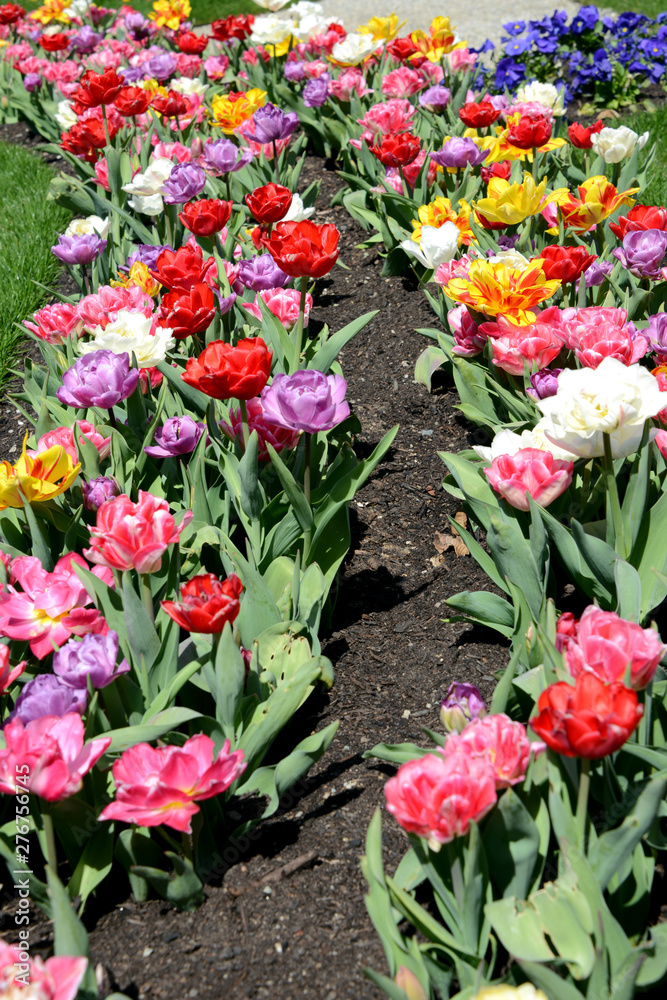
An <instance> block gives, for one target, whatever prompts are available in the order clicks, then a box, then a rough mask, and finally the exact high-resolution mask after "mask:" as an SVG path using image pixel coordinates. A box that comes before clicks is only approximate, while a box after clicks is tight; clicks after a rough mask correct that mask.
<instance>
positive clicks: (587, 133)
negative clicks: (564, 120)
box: [567, 119, 604, 149]
mask: <svg viewBox="0 0 667 1000" xmlns="http://www.w3.org/2000/svg"><path fill="white" fill-rule="evenodd" d="M603 128H604V122H603V121H602V119H598V120H597V121H596V122H595V124H594V125H589V126H588V128H586V127H585V126H584V125H580V124H579V122H573V123H572V125H570V126H569V127H568V130H567V135H568V138H569V140H570V142H571V143H572V145H573V146H576V148H577V149H592V148H593V143H592V142H591V138H592V136H594V135H595V134H596V133H598V132H601V131H602V129H603Z"/></svg>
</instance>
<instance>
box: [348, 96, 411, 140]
mask: <svg viewBox="0 0 667 1000" xmlns="http://www.w3.org/2000/svg"><path fill="white" fill-rule="evenodd" d="M416 113H417V109H416V108H413V107H412V105H411V104H410V102H409V101H405V100H400V99H399V98H397V97H393V98H392V99H391V100H389V101H384V103H382V104H374V105H373V106H372V107H370V108H369V109H368V111H367V112H366V114H365V115H364V117H363V118H358V119H357V122H358V123H359V125H361V127H362V128H363V132H362V133H361V137H360V138H361V141H362V142H365V141H366V140H367V139H369V140H373V141H374V140H375V139H376V138H377V137H378V136H382V135H388V134H389V132H409V131H410V130H411V129H412V118H413V116H414V115H415V114H416Z"/></svg>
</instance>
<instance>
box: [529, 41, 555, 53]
mask: <svg viewBox="0 0 667 1000" xmlns="http://www.w3.org/2000/svg"><path fill="white" fill-rule="evenodd" d="M533 44H534V46H535V48H536V49H537V51H538V52H541V53H542V54H543V55H551V53H552V52H557V51H558V42H557V41H556V40H555V38H536V39H535V41H534V43H533Z"/></svg>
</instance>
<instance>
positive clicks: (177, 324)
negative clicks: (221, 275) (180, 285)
mask: <svg viewBox="0 0 667 1000" xmlns="http://www.w3.org/2000/svg"><path fill="white" fill-rule="evenodd" d="M215 314H216V303H215V296H214V294H213V291H212V289H211V288H210V287H209V285H207V284H206V283H205V282H204V281H199V282H197V284H196V285H193V286H192V288H189V289H188V290H187V291H184V290H183V289H175V290H174V291H173V292H168V293H167V294H166V295H164V296H163V297H162V301H161V303H160V309H159V311H158V326H160V327H164V328H165V329H166V330H167V332H168V333H170V334H171V336H172V337H174V338H175V340H184V339H185V338H186V337H190V336H196V335H197V334H200V333H203V332H204V330H207V329H208V328H209V326H210V325H211V323H212V322H213V320H214V318H215ZM221 314H222V310H221ZM142 367H149V368H150V367H152V366H151V365H143V364H142Z"/></svg>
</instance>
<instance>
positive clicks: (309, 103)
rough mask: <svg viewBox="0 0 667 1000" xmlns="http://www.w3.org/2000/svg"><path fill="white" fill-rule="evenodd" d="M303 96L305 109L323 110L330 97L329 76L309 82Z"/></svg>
mask: <svg viewBox="0 0 667 1000" xmlns="http://www.w3.org/2000/svg"><path fill="white" fill-rule="evenodd" d="M301 96H302V99H303V103H304V106H305V107H307V108H321V107H322V105H323V104H324V103H325V102H326V100H327V98H328V96H329V74H328V73H323V74H322V76H319V77H316V78H315V79H313V80H309V81H308V83H307V84H306V86H305V87H304V88H303V93H302V95H301Z"/></svg>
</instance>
